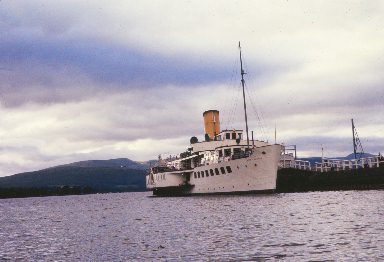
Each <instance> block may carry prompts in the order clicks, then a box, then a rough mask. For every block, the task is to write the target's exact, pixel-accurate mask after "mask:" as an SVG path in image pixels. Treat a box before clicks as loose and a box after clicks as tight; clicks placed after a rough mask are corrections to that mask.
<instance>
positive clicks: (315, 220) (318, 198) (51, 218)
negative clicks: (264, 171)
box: [0, 191, 384, 261]
mask: <svg viewBox="0 0 384 262" xmlns="http://www.w3.org/2000/svg"><path fill="white" fill-rule="evenodd" d="M149 194H150V193H124V194H101V195H100V194H99V195H87V196H65V197H45V198H27V199H3V200H0V207H1V209H0V225H1V230H0V260H4V261H15V260H29V261H51V260H55V261H73V260H80V261H95V260H96V261H143V260H144V261H146V260H149V261H151V260H152V261H271V260H272V261H274V260H281V261H294V260H296V261H339V260H342V261H351V260H352V261H360V260H362V261H364V260H365V261H367V260H368V261H380V260H384V251H383V250H384V237H383V234H382V232H383V230H384V222H383V219H382V217H383V214H384V207H383V205H382V200H383V199H384V191H361V192H359V191H348V192H311V193H301V194H275V195H253V196H207V197H203V196H202V197H186V198H182V197H179V198H152V197H148V196H149Z"/></svg>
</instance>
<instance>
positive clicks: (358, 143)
mask: <svg viewBox="0 0 384 262" xmlns="http://www.w3.org/2000/svg"><path fill="white" fill-rule="evenodd" d="M351 122H352V135H353V153H354V154H355V159H360V158H361V157H362V156H363V155H364V149H363V145H362V144H361V141H360V139H359V136H358V134H357V130H356V127H355V124H354V123H353V119H351ZM357 147H359V149H360V152H357ZM357 153H358V154H359V158H357Z"/></svg>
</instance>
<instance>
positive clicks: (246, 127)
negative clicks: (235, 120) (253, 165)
mask: <svg viewBox="0 0 384 262" xmlns="http://www.w3.org/2000/svg"><path fill="white" fill-rule="evenodd" d="M239 50H240V69H241V85H242V87H243V102H244V116H245V131H246V133H247V149H248V150H249V136H248V117H247V104H246V102H245V92H244V85H245V81H244V75H245V74H246V73H245V72H244V70H243V60H242V58H241V46H240V41H239Z"/></svg>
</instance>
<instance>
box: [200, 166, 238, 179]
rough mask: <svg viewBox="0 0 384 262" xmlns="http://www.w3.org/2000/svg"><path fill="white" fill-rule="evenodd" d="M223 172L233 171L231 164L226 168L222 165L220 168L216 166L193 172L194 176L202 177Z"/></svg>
mask: <svg viewBox="0 0 384 262" xmlns="http://www.w3.org/2000/svg"><path fill="white" fill-rule="evenodd" d="M220 173H221V174H223V175H224V174H225V173H228V174H229V173H232V169H231V167H230V166H226V167H225V168H224V167H223V166H222V167H220V170H219V168H214V169H209V170H208V169H207V170H203V171H197V172H193V177H194V178H201V177H209V176H214V175H215V174H216V175H217V176H218V175H220Z"/></svg>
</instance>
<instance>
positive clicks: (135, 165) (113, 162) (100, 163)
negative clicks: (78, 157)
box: [63, 158, 150, 170]
mask: <svg viewBox="0 0 384 262" xmlns="http://www.w3.org/2000/svg"><path fill="white" fill-rule="evenodd" d="M149 165H150V164H149V161H147V162H136V161H133V160H130V159H128V158H116V159H109V160H88V161H80V162H74V163H71V164H67V165H63V166H73V167H114V168H129V169H137V170H147V169H148V168H149Z"/></svg>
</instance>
